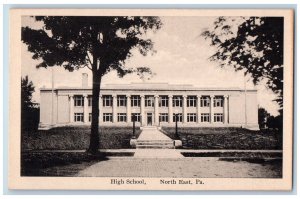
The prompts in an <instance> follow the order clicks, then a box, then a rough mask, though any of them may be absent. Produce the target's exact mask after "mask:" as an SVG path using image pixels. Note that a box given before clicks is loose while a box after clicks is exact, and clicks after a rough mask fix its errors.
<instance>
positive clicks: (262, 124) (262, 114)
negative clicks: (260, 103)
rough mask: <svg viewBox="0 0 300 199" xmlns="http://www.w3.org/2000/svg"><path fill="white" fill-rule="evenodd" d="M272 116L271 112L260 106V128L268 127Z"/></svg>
mask: <svg viewBox="0 0 300 199" xmlns="http://www.w3.org/2000/svg"><path fill="white" fill-rule="evenodd" d="M269 117H270V113H268V111H267V110H266V109H264V108H262V107H260V108H258V125H259V128H260V129H264V128H266V124H267V120H268V118H269Z"/></svg>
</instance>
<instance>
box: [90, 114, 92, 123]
mask: <svg viewBox="0 0 300 199" xmlns="http://www.w3.org/2000/svg"><path fill="white" fill-rule="evenodd" d="M91 121H92V113H89V122H91Z"/></svg>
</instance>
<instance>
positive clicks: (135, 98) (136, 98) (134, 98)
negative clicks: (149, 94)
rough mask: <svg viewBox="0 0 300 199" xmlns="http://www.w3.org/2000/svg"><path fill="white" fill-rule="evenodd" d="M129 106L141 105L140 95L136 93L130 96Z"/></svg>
mask: <svg viewBox="0 0 300 199" xmlns="http://www.w3.org/2000/svg"><path fill="white" fill-rule="evenodd" d="M131 106H132V107H140V106H141V97H140V96H138V95H133V96H131Z"/></svg>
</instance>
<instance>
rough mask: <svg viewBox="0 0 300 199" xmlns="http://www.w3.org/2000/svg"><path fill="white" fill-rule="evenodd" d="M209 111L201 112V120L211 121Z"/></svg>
mask: <svg viewBox="0 0 300 199" xmlns="http://www.w3.org/2000/svg"><path fill="white" fill-rule="evenodd" d="M209 121H210V119H209V113H201V122H209Z"/></svg>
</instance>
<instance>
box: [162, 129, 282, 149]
mask: <svg viewBox="0 0 300 199" xmlns="http://www.w3.org/2000/svg"><path fill="white" fill-rule="evenodd" d="M178 131H179V137H180V140H181V141H182V145H183V147H182V148H184V149H241V150H242V149H247V150H251V149H252V150H262V149H282V136H281V135H280V133H279V132H278V131H275V130H272V131H264V132H262V131H251V130H247V129H242V128H210V127H200V128H199V127H198V128H196V127H194V128H178ZM163 132H164V133H165V134H166V135H167V136H169V137H171V138H172V139H175V129H174V128H169V127H164V128H163Z"/></svg>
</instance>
